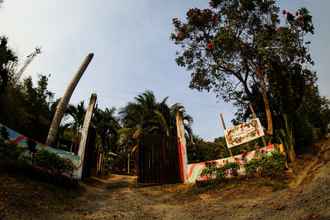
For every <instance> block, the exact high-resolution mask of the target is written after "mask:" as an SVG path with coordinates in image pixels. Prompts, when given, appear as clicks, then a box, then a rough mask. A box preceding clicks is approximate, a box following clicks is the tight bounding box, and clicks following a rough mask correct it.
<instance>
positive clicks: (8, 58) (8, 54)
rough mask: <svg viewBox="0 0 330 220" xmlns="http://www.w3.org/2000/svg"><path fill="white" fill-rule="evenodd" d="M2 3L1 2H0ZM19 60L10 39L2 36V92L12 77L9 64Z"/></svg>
mask: <svg viewBox="0 0 330 220" xmlns="http://www.w3.org/2000/svg"><path fill="white" fill-rule="evenodd" d="M0 3H1V2H0ZM15 62H17V57H16V56H15V54H14V52H13V51H12V50H11V49H9V48H8V40H7V38H6V37H0V93H2V92H3V91H4V89H5V87H6V86H7V84H8V82H9V78H10V72H9V70H8V65H9V64H10V63H15Z"/></svg>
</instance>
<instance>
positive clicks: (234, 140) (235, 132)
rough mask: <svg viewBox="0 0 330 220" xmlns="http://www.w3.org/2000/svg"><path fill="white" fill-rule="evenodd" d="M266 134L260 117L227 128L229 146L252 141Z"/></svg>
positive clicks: (226, 136) (226, 135)
mask: <svg viewBox="0 0 330 220" xmlns="http://www.w3.org/2000/svg"><path fill="white" fill-rule="evenodd" d="M264 135H265V134H264V131H263V128H262V126H261V123H260V120H259V119H258V118H254V119H252V120H250V121H248V122H245V123H242V124H239V125H237V126H234V127H231V128H228V129H226V130H225V138H226V142H227V146H228V148H231V147H235V146H238V145H241V144H244V143H247V142H250V141H252V140H255V139H257V138H260V137H262V136H264Z"/></svg>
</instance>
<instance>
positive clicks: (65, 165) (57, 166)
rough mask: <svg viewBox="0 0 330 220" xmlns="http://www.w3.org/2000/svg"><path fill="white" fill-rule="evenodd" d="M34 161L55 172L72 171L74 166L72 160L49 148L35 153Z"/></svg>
mask: <svg viewBox="0 0 330 220" xmlns="http://www.w3.org/2000/svg"><path fill="white" fill-rule="evenodd" d="M34 163H35V164H36V165H37V166H40V167H43V168H46V169H48V170H50V171H51V172H53V173H57V174H63V173H72V172H73V169H74V166H73V164H72V162H71V161H69V160H65V159H63V158H61V157H59V156H58V155H56V154H54V153H51V152H49V151H47V150H40V151H38V152H37V153H36V154H35V158H34Z"/></svg>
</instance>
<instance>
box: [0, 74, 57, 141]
mask: <svg viewBox="0 0 330 220" xmlns="http://www.w3.org/2000/svg"><path fill="white" fill-rule="evenodd" d="M47 86H48V78H47V77H46V76H39V80H38V82H37V85H36V86H34V84H33V82H32V79H31V78H27V79H25V80H24V81H23V82H22V83H20V84H17V85H15V86H13V85H12V86H9V87H8V88H7V89H6V91H5V93H4V94H2V95H1V94H0V106H5V107H4V108H0V122H1V123H2V124H5V125H6V126H8V127H10V128H12V129H14V130H17V131H18V132H20V133H22V134H25V135H27V136H28V137H30V138H33V139H35V140H38V141H40V142H43V141H44V140H45V139H46V136H47V133H48V128H49V125H50V122H51V118H52V113H51V101H52V97H53V93H51V92H50V91H49V90H48V89H47Z"/></svg>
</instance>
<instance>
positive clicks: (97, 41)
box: [0, 0, 330, 140]
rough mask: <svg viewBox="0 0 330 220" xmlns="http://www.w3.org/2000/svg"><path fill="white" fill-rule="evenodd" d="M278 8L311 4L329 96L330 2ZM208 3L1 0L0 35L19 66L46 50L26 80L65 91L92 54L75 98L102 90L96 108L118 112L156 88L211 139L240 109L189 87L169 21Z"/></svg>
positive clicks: (303, 2)
mask: <svg viewBox="0 0 330 220" xmlns="http://www.w3.org/2000/svg"><path fill="white" fill-rule="evenodd" d="M278 4H279V6H280V8H281V9H288V10H295V9H297V8H298V7H302V6H305V7H307V8H308V9H309V10H310V11H311V13H312V15H313V19H314V24H315V29H316V30H315V35H314V36H312V37H311V41H312V45H311V48H310V49H311V52H312V56H313V59H314V60H315V63H316V65H315V66H314V67H313V69H314V70H316V71H317V72H318V76H319V85H320V92H321V95H325V96H330V87H329V86H328V83H329V82H330V75H329V74H328V72H327V69H328V68H329V65H330V64H329V61H328V60H329V58H328V54H329V52H330V43H329V39H330V22H329V21H330V14H329V12H328V10H329V8H330V1H328V0H280V1H278ZM207 5H208V1H206V0H166V1H164V0H139V1H134V0H93V1H90V0H89V1H87V0H56V1H51V0H47V1H46V0H24V1H22V0H4V2H3V4H2V7H1V8H0V35H5V36H7V37H8V39H9V45H10V47H11V48H12V49H13V50H14V51H15V52H16V54H17V56H18V57H19V60H20V65H22V63H23V62H24V60H25V57H26V56H27V55H28V54H30V53H31V52H33V50H34V48H35V47H41V48H42V54H40V55H39V56H38V57H36V58H35V60H34V61H33V63H31V65H29V67H28V69H27V70H26V71H25V73H24V76H23V77H27V76H31V77H32V78H33V79H34V81H36V80H37V79H38V74H46V75H48V74H51V77H50V79H49V89H50V90H51V91H52V92H55V94H56V97H60V96H62V95H63V93H64V91H65V88H66V86H67V84H68V82H69V81H70V80H71V78H72V77H73V74H74V73H75V71H77V69H78V67H79V65H80V64H81V62H82V60H83V59H84V57H85V56H86V55H87V54H88V53H90V52H92V53H94V59H93V60H92V62H91V64H90V65H89V67H88V69H87V71H86V72H85V74H84V76H83V77H82V79H81V80H80V82H79V84H78V86H77V89H76V90H75V92H74V94H73V96H72V99H71V103H73V104H76V103H78V102H79V101H81V100H84V101H85V103H86V104H87V102H88V100H89V97H90V95H91V93H97V95H98V105H99V106H100V107H101V108H104V107H116V108H118V109H120V108H121V107H123V106H124V105H125V104H126V103H127V102H129V101H133V98H134V97H135V96H136V95H138V94H140V93H142V92H144V91H145V90H147V89H148V90H152V91H153V92H154V93H155V95H156V97H157V98H158V100H161V99H163V98H165V97H167V96H169V104H174V103H176V102H179V103H182V104H183V105H184V106H185V107H186V110H187V112H188V113H189V114H190V115H192V116H193V118H194V124H193V130H194V133H196V134H198V135H199V136H201V137H203V138H205V139H207V140H213V138H215V137H218V136H222V135H223V128H222V127H221V125H220V123H219V113H220V112H221V113H223V114H224V118H225V121H226V124H227V125H229V124H230V121H231V120H232V119H233V117H234V112H235V109H234V108H233V107H232V105H231V104H228V103H224V102H223V101H222V100H220V99H217V98H216V97H215V95H214V94H212V93H207V92H198V91H195V90H191V89H189V81H190V73H189V72H187V71H186V70H185V69H184V68H181V67H178V66H177V64H176V63H175V60H174V59H175V52H176V50H177V47H176V46H175V45H174V43H173V42H172V41H171V40H170V39H169V36H170V33H171V31H172V23H171V22H172V18H174V17H178V18H184V17H185V13H186V11H187V10H188V9H189V8H192V7H199V8H204V7H207Z"/></svg>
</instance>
